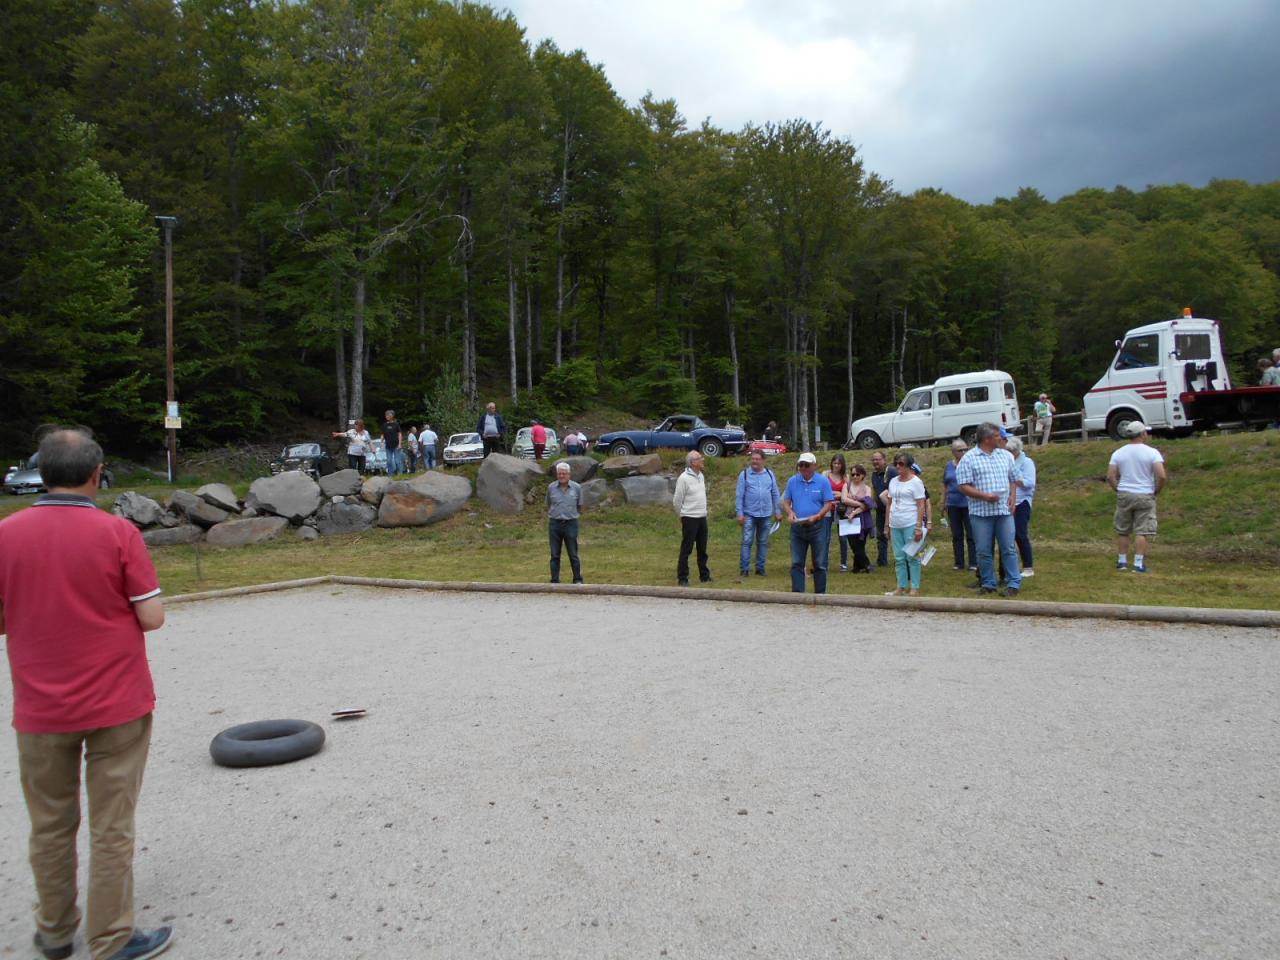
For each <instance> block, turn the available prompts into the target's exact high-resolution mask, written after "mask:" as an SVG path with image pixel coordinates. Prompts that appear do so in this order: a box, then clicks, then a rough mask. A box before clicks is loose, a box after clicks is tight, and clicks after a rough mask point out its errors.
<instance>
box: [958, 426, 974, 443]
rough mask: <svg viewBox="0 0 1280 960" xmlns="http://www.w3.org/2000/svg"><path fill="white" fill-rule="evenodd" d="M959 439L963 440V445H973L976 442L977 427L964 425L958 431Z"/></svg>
mask: <svg viewBox="0 0 1280 960" xmlns="http://www.w3.org/2000/svg"><path fill="white" fill-rule="evenodd" d="M960 439H961V440H963V441H964V442H965V446H969V447H972V446H975V445H976V444H977V442H978V428H977V427H966V428H965V429H964V430H961V431H960Z"/></svg>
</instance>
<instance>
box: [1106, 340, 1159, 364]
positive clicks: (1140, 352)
mask: <svg viewBox="0 0 1280 960" xmlns="http://www.w3.org/2000/svg"><path fill="white" fill-rule="evenodd" d="M1159 363H1160V335H1159V334H1158V333H1147V334H1143V335H1142V336H1140V337H1130V338H1129V339H1127V340H1126V341H1125V342H1124V344H1123V345H1122V346H1121V347H1120V352H1119V353H1117V354H1116V364H1115V367H1116V369H1117V370H1135V369H1137V368H1138V367H1154V366H1157V365H1158V364H1159Z"/></svg>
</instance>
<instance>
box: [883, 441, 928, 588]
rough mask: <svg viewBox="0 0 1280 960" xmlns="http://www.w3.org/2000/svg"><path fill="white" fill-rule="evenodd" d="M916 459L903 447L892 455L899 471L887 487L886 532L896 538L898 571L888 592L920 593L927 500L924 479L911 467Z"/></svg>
mask: <svg viewBox="0 0 1280 960" xmlns="http://www.w3.org/2000/svg"><path fill="white" fill-rule="evenodd" d="M914 463H915V461H914V459H913V458H912V456H911V454H909V453H902V452H901V451H900V452H899V453H898V454H897V455H896V456H895V457H894V458H893V466H894V468H895V469H896V470H897V471H898V475H897V476H896V477H894V478H892V479H891V480H890V481H889V488H888V490H887V491H886V497H885V499H886V500H887V501H888V510H887V511H886V512H887V514H888V517H887V519H886V520H885V535H886V536H888V537H889V538H890V539H892V541H893V560H894V568H895V570H896V572H897V575H898V589H897V590H892V591H890V592H889V594H887V595H888V596H898V597H902V596H907V595H910V596H913V597H918V596H919V595H920V557H919V550H920V547H921V546H922V545H923V543H924V537H925V529H926V526H925V524H926V523H927V521H926V519H925V510H926V506H927V504H926V499H925V493H924V481H922V480H921V479H920V478H919V477H918V476H916V475H915V473H914V472H913V471H912V469H911V467H912V466H913V465H914ZM908 548H910V552H908Z"/></svg>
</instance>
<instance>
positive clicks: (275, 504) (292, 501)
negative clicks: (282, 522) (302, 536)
mask: <svg viewBox="0 0 1280 960" xmlns="http://www.w3.org/2000/svg"><path fill="white" fill-rule="evenodd" d="M244 504H245V506H246V507H253V508H254V509H255V510H257V511H258V513H259V514H263V513H269V514H272V515H274V516H277V517H284V518H285V519H286V520H289V521H291V522H293V523H301V522H302V521H303V520H305V519H306V518H307V517H309V516H311V515H312V514H313V513H315V512H316V509H317V508H318V507H319V506H320V485H319V484H318V483H316V482H315V481H314V480H312V479H311V478H310V477H309V476H307V475H306V474H305V473H303V472H302V471H301V470H286V471H285V472H284V473H277V474H276V475H275V476H274V477H259V478H258V479H257V480H255V481H253V485H252V486H251V487H249V496H247V497H245V501H244Z"/></svg>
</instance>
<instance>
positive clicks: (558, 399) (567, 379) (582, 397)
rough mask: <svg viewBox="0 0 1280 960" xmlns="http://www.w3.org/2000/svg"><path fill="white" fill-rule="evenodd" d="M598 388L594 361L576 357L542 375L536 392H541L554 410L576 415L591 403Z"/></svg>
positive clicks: (588, 358)
mask: <svg viewBox="0 0 1280 960" xmlns="http://www.w3.org/2000/svg"><path fill="white" fill-rule="evenodd" d="M598 386H599V385H598V384H597V383H596V363H595V360H593V359H592V358H590V357H578V358H576V359H574V360H567V361H565V362H564V363H562V364H560V366H558V367H553V368H552V369H550V370H548V371H547V372H546V373H545V374H543V377H542V383H540V384H539V385H538V392H541V393H542V395H543V396H545V397H546V399H547V400H548V401H550V402H551V404H552V405H553V406H554V407H555V409H556V410H558V411H562V412H566V413H577V412H579V411H580V410H583V409H585V408H586V407H587V406H588V405H589V404H590V403H591V400H592V398H593V397H594V396H595V395H596V390H597V388H598Z"/></svg>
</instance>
